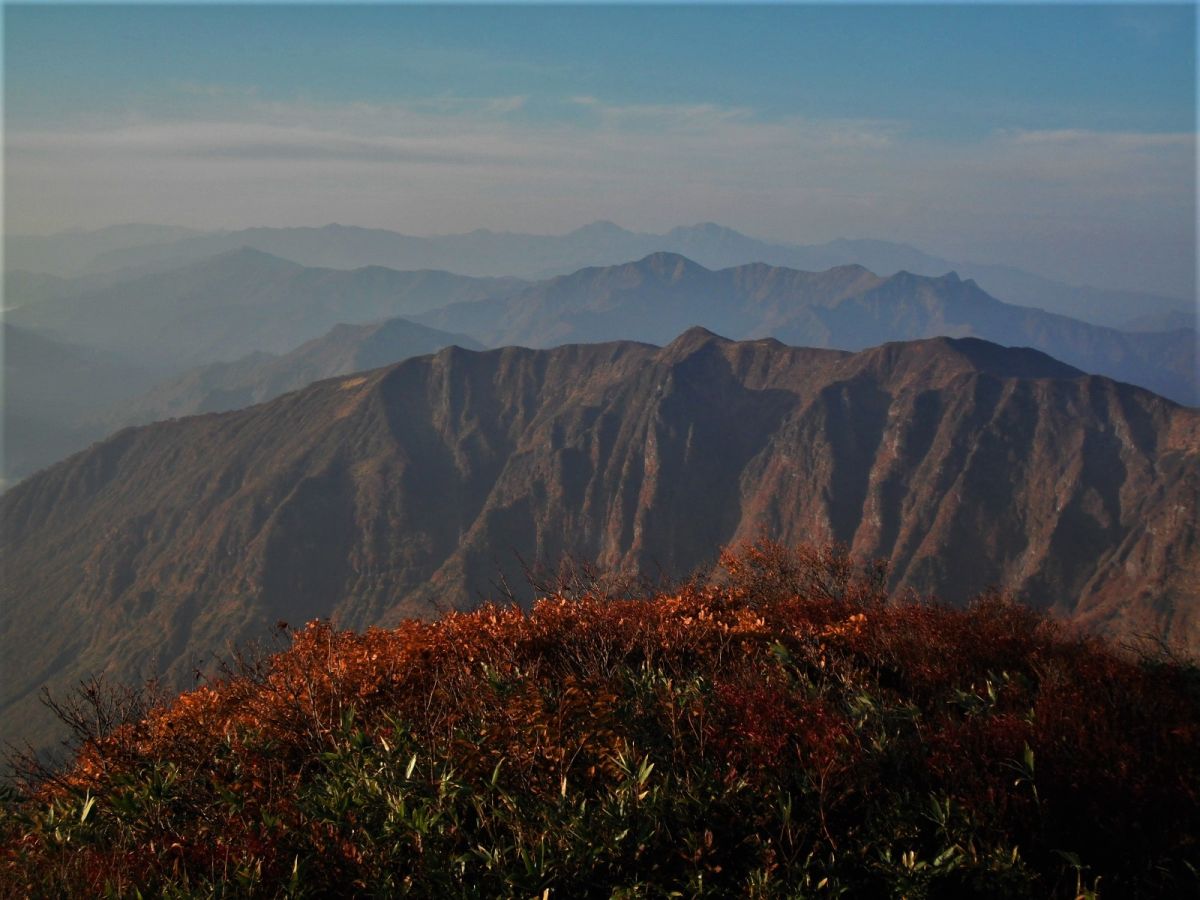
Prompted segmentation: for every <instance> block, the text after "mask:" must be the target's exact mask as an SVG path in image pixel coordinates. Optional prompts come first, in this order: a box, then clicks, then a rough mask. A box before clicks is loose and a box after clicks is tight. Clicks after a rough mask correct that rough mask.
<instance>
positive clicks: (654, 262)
mask: <svg viewBox="0 0 1200 900" xmlns="http://www.w3.org/2000/svg"><path fill="white" fill-rule="evenodd" d="M632 265H633V266H634V268H636V269H638V270H639V271H642V272H649V273H652V274H654V275H656V276H658V277H659V278H662V279H664V280H668V281H679V280H681V279H682V278H683V277H684V276H686V275H692V274H696V273H699V272H707V271H708V269H706V268H704V266H702V265H700V264H699V263H696V262H692V261H691V260H690V259H688V258H687V257H686V256H681V255H680V254H678V253H671V252H670V251H667V250H658V251H656V252H654V253H651V254H650V255H649V256H645V257H643V258H642V259H639V260H638V261H637V262H635V263H633V264H632Z"/></svg>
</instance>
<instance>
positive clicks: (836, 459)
mask: <svg viewBox="0 0 1200 900" xmlns="http://www.w3.org/2000/svg"><path fill="white" fill-rule="evenodd" d="M860 277H863V276H860ZM1198 495H1200V412H1197V411H1196V410H1193V409H1187V408H1184V407H1180V406H1177V405H1175V404H1173V403H1171V402H1169V401H1167V400H1164V399H1162V398H1160V397H1158V396H1156V395H1154V394H1152V393H1149V392H1147V391H1144V390H1141V389H1138V388H1136V387H1132V386H1129V385H1126V384H1120V383H1117V382H1114V381H1111V380H1109V379H1105V378H1101V377H1095V376H1088V375H1085V374H1083V373H1081V372H1079V371H1078V370H1076V369H1073V368H1071V367H1069V366H1067V365H1065V364H1063V363H1060V362H1058V361H1056V360H1053V359H1051V358H1050V357H1048V356H1046V355H1044V354H1042V353H1039V352H1037V351H1035V350H1030V349H1006V348H1002V347H999V346H997V345H994V344H991V343H987V342H984V341H980V340H976V339H949V338H937V339H932V340H924V341H913V342H904V343H891V344H886V345H883V346H880V347H876V348H872V349H868V350H863V351H861V352H857V353H849V352H845V351H837V350H825V349H812V348H796V347H788V346H785V345H783V344H781V343H779V342H777V341H775V340H770V339H763V340H757V341H747V342H741V343H734V342H731V341H728V340H725V339H722V338H719V337H716V336H714V335H713V334H711V333H710V332H707V331H705V330H703V329H691V330H689V331H687V332H686V333H684V334H683V335H681V336H680V337H678V338H677V339H676V340H674V341H672V342H671V343H670V344H668V345H667V346H666V347H663V348H661V349H660V348H658V347H655V346H651V345H647V344H641V343H632V342H613V343H604V344H590V345H565V346H559V347H556V348H554V349H549V350H533V349H522V348H515V347H509V348H504V349H499V350H492V351H487V352H473V351H469V350H465V349H462V348H457V347H451V348H447V349H445V350H442V351H440V352H439V353H437V354H435V355H432V356H423V357H417V358H413V359H409V360H407V361H405V362H402V363H399V364H396V365H392V366H388V367H384V368H381V369H376V370H372V371H369V372H365V373H360V374H356V375H352V376H349V377H339V378H335V379H330V380H325V381H320V382H317V383H316V384H313V385H311V386H309V387H307V388H305V389H303V390H300V391H296V392H293V393H289V394H286V395H284V396H282V397H279V398H277V399H274V400H272V401H269V402H267V403H264V404H260V405H257V406H253V407H250V408H248V409H244V410H239V411H234V412H228V413H222V414H211V415H203V416H195V417H190V418H184V419H178V420H173V421H168V422H161V423H157V424H154V425H150V426H146V427H143V428H133V429H126V430H123V431H121V432H119V433H117V434H116V435H113V436H112V437H110V438H108V439H107V440H105V441H103V442H101V443H99V444H97V445H95V446H93V447H92V448H91V449H89V450H87V451H85V452H83V453H79V454H77V455H75V456H73V457H71V458H70V459H68V460H66V461H64V462H62V463H59V464H58V465H55V466H53V467H51V468H49V469H47V470H45V471H43V472H40V473H38V474H36V475H34V476H32V477H30V478H28V479H26V480H25V481H24V482H22V483H21V484H18V485H17V486H15V487H14V488H12V489H10V490H9V491H8V492H7V493H6V494H5V495H4V496H3V497H0V526H2V529H3V532H2V538H0V552H2V554H3V558H4V561H5V563H4V565H5V578H4V579H3V584H2V585H0V600H2V601H3V602H2V603H0V641H2V642H3V646H2V647H0V658H2V659H3V660H4V666H5V678H4V695H3V698H2V700H0V703H2V706H0V712H2V715H3V718H4V721H5V723H6V729H8V730H9V733H10V734H12V735H14V736H29V737H31V738H33V739H36V740H45V739H47V737H48V735H49V731H48V729H49V723H48V720H47V717H46V716H45V715H44V714H43V712H42V711H41V710H40V708H39V707H38V704H37V702H36V699H35V698H36V694H37V691H38V689H39V688H40V687H41V686H42V685H43V684H49V685H51V686H52V687H53V688H59V689H61V688H62V687H63V686H65V685H69V684H71V683H72V682H73V680H74V679H77V678H78V677H80V676H81V675H83V674H85V673H90V672H106V673H108V674H109V675H110V676H113V677H115V678H117V679H118V680H131V679H133V678H135V677H136V676H137V675H139V674H141V675H151V674H156V673H162V674H164V675H165V676H166V678H167V680H168V683H169V684H171V685H174V686H180V685H183V684H186V683H187V682H188V680H189V679H190V677H191V673H192V670H193V666H194V665H195V664H196V660H198V659H200V658H203V657H206V656H208V655H209V654H212V653H214V652H222V651H227V650H228V648H229V646H230V642H236V641H242V640H245V639H247V638H251V637H259V636H262V635H263V634H265V633H266V630H267V628H268V625H269V623H272V622H274V621H276V620H277V619H285V620H287V621H289V622H302V621H305V620H307V619H311V618H314V617H319V616H333V617H334V618H335V619H336V620H337V622H338V623H339V624H341V625H343V626H349V627H358V628H361V627H364V626H366V625H371V624H388V623H393V622H396V621H397V620H398V619H400V618H401V617H405V616H414V615H415V616H422V617H427V616H430V615H432V614H434V613H436V612H437V611H439V610H445V609H448V608H466V607H470V606H473V605H474V604H475V603H477V602H478V599H479V598H480V597H481V596H483V595H487V594H490V593H493V592H494V584H495V583H496V582H497V580H498V579H504V580H507V582H508V583H509V584H511V585H519V584H520V572H521V566H520V565H519V563H518V559H517V554H519V555H520V557H522V558H524V559H525V560H528V561H530V562H539V561H545V562H548V563H553V562H555V561H557V560H558V559H560V558H561V557H562V556H563V555H564V554H569V555H574V556H577V557H580V558H584V559H589V560H592V561H594V562H596V563H597V564H598V565H599V566H600V567H601V568H603V569H605V570H609V571H631V570H641V571H654V570H656V569H661V570H663V571H666V572H668V573H671V574H686V573H687V572H689V571H691V570H692V569H694V568H695V567H697V566H702V565H704V564H705V563H707V562H710V561H711V560H712V558H713V556H714V554H715V553H716V552H717V549H718V548H720V547H721V546H723V545H725V544H728V543H730V542H737V541H740V540H743V539H752V538H755V537H757V536H759V535H760V534H761V533H763V532H764V531H765V532H766V533H769V534H770V535H772V536H773V537H775V538H777V539H779V540H781V541H783V542H799V541H810V542H822V541H827V540H837V541H843V542H845V543H846V544H847V545H848V546H849V547H850V549H851V550H852V551H853V552H854V553H855V554H856V555H859V556H862V557H877V556H885V557H888V558H890V559H891V561H892V566H893V568H892V571H891V581H892V586H893V587H896V588H903V587H913V588H915V589H917V590H920V591H932V592H935V593H937V594H938V595H940V596H941V597H942V598H944V599H945V600H947V601H950V602H953V603H962V602H965V601H966V600H967V599H968V598H969V597H970V596H972V595H973V594H975V593H976V592H978V591H981V590H984V589H986V588H987V587H989V586H992V585H996V586H1000V587H1002V588H1004V589H1008V590H1012V591H1015V592H1017V593H1018V594H1019V595H1020V596H1021V597H1022V598H1023V599H1024V600H1025V601H1026V602H1028V603H1030V604H1033V605H1035V606H1038V607H1040V608H1047V609H1050V610H1052V611H1053V612H1055V613H1056V614H1058V615H1060V616H1064V617H1068V618H1072V619H1074V620H1077V621H1079V622H1081V623H1083V624H1084V625H1086V626H1088V627H1091V628H1094V629H1097V630H1100V631H1103V632H1106V633H1109V634H1112V635H1117V636H1133V635H1141V634H1150V635H1153V636H1155V637H1159V638H1162V639H1164V640H1167V641H1169V642H1174V643H1177V644H1179V645H1182V646H1184V647H1188V648H1191V649H1193V650H1194V649H1196V648H1197V647H1198V646H1200V616H1198V615H1197V606H1196V600H1197V597H1198V596H1200V543H1198V540H1197V523H1200V509H1198Z"/></svg>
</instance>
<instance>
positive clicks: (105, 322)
mask: <svg viewBox="0 0 1200 900" xmlns="http://www.w3.org/2000/svg"><path fill="white" fill-rule="evenodd" d="M523 286H524V284H523V283H521V282H516V281H514V280H512V279H496V278H467V277H464V276H460V275H451V274H449V273H446V272H433V271H420V272H396V271H393V270H391V269H382V268H365V269H357V270H354V271H342V270H334V269H316V268H306V267H304V266H301V265H298V264H296V263H293V262H289V261H287V260H283V259H279V258H277V257H273V256H269V255H267V254H265V253H261V252H259V251H257V250H250V249H239V250H233V251H230V252H229V253H225V254H221V255H219V256H215V257H211V258H208V259H204V260H201V261H200V262H196V263H193V264H190V265H187V266H184V267H182V268H178V269H173V270H171V271H169V272H163V273H158V274H153V275H146V276H143V277H140V278H136V279H132V280H128V281H123V282H121V283H120V284H117V285H112V286H109V287H105V288H101V289H99V290H95V291H88V292H84V293H81V294H78V295H73V296H70V297H66V298H63V299H57V300H51V299H47V300H43V301H41V302H39V303H33V304H30V305H27V306H23V307H21V308H19V309H17V310H14V311H13V312H12V314H11V316H10V321H12V322H13V323H15V324H18V325H22V326H24V327H27V328H31V329H36V330H38V331H39V332H41V333H43V334H47V335H49V336H52V337H57V338H61V339H63V340H69V341H75V342H78V343H83V344H87V345H88V346H91V347H96V348H99V349H103V350H106V351H110V352H114V353H119V354H121V355H122V356H123V357H124V358H126V359H128V360H145V361H149V362H153V363H157V364H163V365H170V366H173V367H174V368H175V370H176V371H180V370H181V369H183V368H186V367H188V366H195V365H202V364H205V363H211V362H221V361H232V360H235V359H238V358H239V357H242V356H245V355H246V354H248V353H252V352H255V351H266V352H271V353H286V352H288V351H291V350H293V349H295V348H296V347H297V346H299V345H300V344H302V343H304V342H305V341H309V340H312V339H314V338H316V337H318V336H320V335H322V334H324V333H325V332H326V331H328V330H329V329H330V328H332V327H333V326H334V325H337V324H339V323H348V324H365V323H369V322H376V321H379V320H381V319H386V318H392V317H395V316H407V315H411V314H414V313H420V312H426V311H428V310H431V309H435V308H437V307H438V306H442V305H444V304H447V303H454V302H464V301H470V300H480V299H484V298H490V297H504V296H507V295H509V294H511V293H512V292H513V291H515V290H516V289H518V288H520V287H523Z"/></svg>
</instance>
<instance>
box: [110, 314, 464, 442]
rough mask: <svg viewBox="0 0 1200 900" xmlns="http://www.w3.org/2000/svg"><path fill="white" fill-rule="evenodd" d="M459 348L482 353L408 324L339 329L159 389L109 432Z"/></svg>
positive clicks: (129, 408)
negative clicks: (284, 350)
mask: <svg viewBox="0 0 1200 900" xmlns="http://www.w3.org/2000/svg"><path fill="white" fill-rule="evenodd" d="M449 346H458V347H463V348H465V349H467V350H482V349H483V345H482V344H480V343H479V342H478V341H475V340H473V339H471V338H469V337H467V336H466V335H462V334H451V333H450V332H446V331H439V330H437V329H436V328H427V327H426V326H424V325H418V324H417V323H416V322H410V321H408V320H407V319H401V318H396V319H387V320H385V321H383V322H372V323H370V324H367V325H335V326H334V327H333V328H332V329H331V330H330V331H329V332H328V333H327V334H324V335H322V336H321V337H319V338H315V339H313V340H311V341H308V342H307V343H305V344H302V345H301V346H299V347H297V348H296V349H295V350H292V351H291V352H290V353H285V354H283V355H282V356H275V355H272V354H269V353H252V354H250V355H249V356H245V357H243V358H242V359H240V360H235V361H234V362H230V363H211V364H209V365H207V366H203V367H200V368H198V369H194V370H192V371H189V372H185V373H184V374H183V375H180V376H178V377H177V378H172V379H170V380H168V381H165V382H162V383H161V384H159V385H157V386H156V387H155V388H154V389H153V390H151V391H150V392H148V393H147V394H145V395H144V396H142V397H139V398H137V399H136V400H134V401H132V402H131V403H128V404H123V405H122V406H121V407H120V409H119V411H117V412H115V413H113V414H111V415H110V416H109V417H108V418H107V422H108V424H109V425H110V426H111V427H110V428H109V429H108V430H110V431H111V430H115V429H116V428H117V427H123V426H126V425H144V424H147V423H150V422H156V421H160V420H162V419H172V418H178V417H180V416H191V415H197V414H199V413H209V412H225V411H226V410H231V409H240V408H242V407H244V406H250V405H252V404H255V403H262V402H264V401H266V400H271V399H273V398H275V397H278V396H279V395H280V394H285V393H287V392H288V391H295V390H299V389H300V388H302V387H304V386H305V385H308V384H311V383H312V382H314V381H320V380H321V379H324V378H332V377H334V376H336V375H349V374H351V373H353V372H360V371H363V370H366V369H377V368H379V367H380V366H385V365H390V364H392V363H395V362H399V361H400V360H403V359H407V358H409V357H410V356H423V355H425V354H427V353H435V352H437V351H438V350H441V349H442V348H443V347H449Z"/></svg>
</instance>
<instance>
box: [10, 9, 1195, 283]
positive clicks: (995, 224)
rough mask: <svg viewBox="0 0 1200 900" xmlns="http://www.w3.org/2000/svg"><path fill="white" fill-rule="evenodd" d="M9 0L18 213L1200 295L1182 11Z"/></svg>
mask: <svg viewBox="0 0 1200 900" xmlns="http://www.w3.org/2000/svg"><path fill="white" fill-rule="evenodd" d="M4 15H5V19H4V102H5V107H4V125H5V130H4V149H5V171H4V186H5V209H4V215H5V229H6V231H7V232H8V233H13V234H16V233H49V232H54V231H60V230H64V229H70V228H95V227H101V226H104V225H109V224H116V223H123V222H154V223H163V224H175V225H187V226H192V227H197V228H242V227H249V226H255V225H321V224H325V223H329V222H341V223H343V224H354V225H362V226H370V227H382V228H392V229H395V230H398V231H403V232H406V233H410V234H440V233H450V232H462V231H470V230H472V229H474V228H479V227H483V228H491V229H494V230H506V231H528V232H535V233H561V232H564V231H567V230H570V229H572V228H576V227H579V226H581V225H584V224H586V223H588V222H591V221H595V220H599V219H605V220H611V221H614V222H617V223H618V224H620V225H623V226H625V227H628V228H632V229H636V230H643V231H665V230H667V229H669V228H671V227H674V226H676V225H682V224H692V223H696V222H702V221H716V222H720V223H721V224H723V225H727V226H730V227H733V228H736V229H738V230H740V231H744V232H746V233H748V234H751V235H754V236H756V237H762V238H769V239H773V240H778V241H786V242H796V243H812V242H820V241H826V240H831V239H834V238H838V237H852V238H858V237H866V238H878V239H884V240H893V241H900V242H904V243H909V244H913V245H915V246H918V247H920V248H921V249H923V250H926V251H928V252H933V253H937V254H940V255H944V256H947V257H949V258H951V259H958V260H969V261H979V262H1003V263H1009V264H1013V265H1018V266H1021V267H1023V268H1027V269H1030V270H1032V271H1036V272H1039V273H1043V274H1047V275H1050V276H1051V277H1056V278H1061V279H1064V280H1067V281H1071V282H1075V283H1089V284H1098V285H1112V286H1116V287H1136V288H1141V289H1148V290H1158V291H1162V292H1165V293H1171V294H1175V295H1180V296H1195V290H1196V39H1197V21H1196V10H1195V7H1194V6H1192V5H1188V4H1181V5H1170V6H1159V5H1137V6H1120V5H1103V6H1079V5H1020V6H1018V5H1006V6H986V5H932V6H905V5H890V6H861V5H858V6H844V5H843V6H830V5H814V6H757V7H745V6H743V7H727V6H686V5H685V6H659V7H648V6H635V5H623V6H608V7H600V6H559V7H529V6H523V7H521V6H457V7H450V6H439V7H422V6H395V5H371V6H340V7H326V6H317V5H283V4H279V5H272V6H189V5H174V6H161V5H160V6H65V5H36V6H21V5H12V4H6V5H5V10H4Z"/></svg>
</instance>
